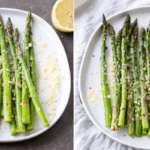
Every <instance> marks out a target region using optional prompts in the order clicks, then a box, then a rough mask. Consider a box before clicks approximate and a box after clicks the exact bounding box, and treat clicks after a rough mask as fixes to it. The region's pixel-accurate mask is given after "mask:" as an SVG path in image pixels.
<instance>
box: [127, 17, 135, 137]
mask: <svg viewBox="0 0 150 150" xmlns="http://www.w3.org/2000/svg"><path fill="white" fill-rule="evenodd" d="M136 27H137V19H136V20H135V21H134V23H133V24H132V25H131V27H130V30H129V35H128V40H129V43H128V44H129V45H128V47H129V52H128V79H127V85H128V90H127V93H128V96H127V126H128V134H129V135H134V128H135V124H134V120H135V119H134V109H133V108H134V95H133V71H132V67H131V64H132V61H131V49H132V48H131V47H132V46H133V45H131V44H136V43H131V42H130V41H131V40H132V38H133V37H132V35H134V32H133V29H135V28H136Z"/></svg>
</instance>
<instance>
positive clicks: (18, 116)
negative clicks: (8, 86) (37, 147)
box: [7, 18, 25, 132]
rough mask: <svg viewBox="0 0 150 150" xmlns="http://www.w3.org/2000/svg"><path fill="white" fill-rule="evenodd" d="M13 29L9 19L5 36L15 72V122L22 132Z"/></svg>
mask: <svg viewBox="0 0 150 150" xmlns="http://www.w3.org/2000/svg"><path fill="white" fill-rule="evenodd" d="M12 32H13V27H12V22H11V20H10V18H8V21H7V36H8V42H9V45H10V50H11V54H12V57H13V64H14V65H13V68H14V71H15V94H16V121H17V130H18V132H24V131H25V126H24V124H23V122H22V110H21V75H20V72H21V70H20V68H21V66H20V64H19V60H18V59H17V56H16V49H15V45H14V41H13V33H12Z"/></svg>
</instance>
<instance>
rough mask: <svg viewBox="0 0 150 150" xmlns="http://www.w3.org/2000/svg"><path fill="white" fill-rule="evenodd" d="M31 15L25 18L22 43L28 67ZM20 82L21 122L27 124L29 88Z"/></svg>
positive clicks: (28, 120)
mask: <svg viewBox="0 0 150 150" xmlns="http://www.w3.org/2000/svg"><path fill="white" fill-rule="evenodd" d="M31 17H32V16H31V13H29V14H28V16H27V19H26V29H25V40H24V45H25V51H24V56H25V61H26V64H27V67H28V68H30V62H29V57H30V55H29V43H30V41H29V37H30V34H31V33H30V32H31V31H30V23H31ZM22 82H23V83H22V122H23V123H24V124H29V123H30V107H29V90H28V86H27V83H26V81H25V80H23V81H22Z"/></svg>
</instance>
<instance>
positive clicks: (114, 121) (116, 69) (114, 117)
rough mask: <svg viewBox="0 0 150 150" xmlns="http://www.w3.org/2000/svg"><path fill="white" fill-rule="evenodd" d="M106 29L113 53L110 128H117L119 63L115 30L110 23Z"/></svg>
mask: <svg viewBox="0 0 150 150" xmlns="http://www.w3.org/2000/svg"><path fill="white" fill-rule="evenodd" d="M108 31H109V34H110V37H111V45H112V53H113V71H114V83H113V85H114V89H113V98H112V100H113V112H112V124H111V130H117V128H118V116H119V104H120V95H119V94H118V92H120V83H119V79H118V77H119V74H118V72H119V65H118V59H117V51H116V43H115V31H114V28H113V27H112V25H110V24H108Z"/></svg>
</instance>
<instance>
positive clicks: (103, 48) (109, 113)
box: [100, 15, 112, 127]
mask: <svg viewBox="0 0 150 150" xmlns="http://www.w3.org/2000/svg"><path fill="white" fill-rule="evenodd" d="M106 38H107V22H106V19H105V16H104V15H103V22H102V45H101V59H100V62H101V65H100V68H101V69H100V71H101V88H102V96H103V101H104V109H105V124H106V126H108V127H109V126H111V121H112V111H111V101H110V96H109V87H108V81H107V70H106V60H105V52H106Z"/></svg>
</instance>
